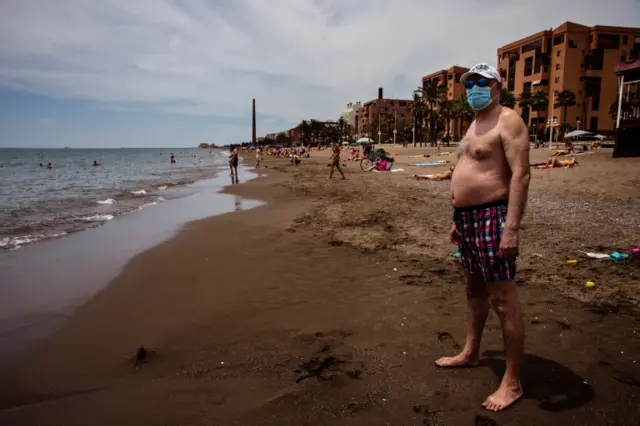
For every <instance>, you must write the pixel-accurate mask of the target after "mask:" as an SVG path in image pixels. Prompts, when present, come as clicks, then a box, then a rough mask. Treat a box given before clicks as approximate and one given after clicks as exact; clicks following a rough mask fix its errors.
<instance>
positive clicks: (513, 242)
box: [498, 228, 520, 260]
mask: <svg viewBox="0 0 640 426" xmlns="http://www.w3.org/2000/svg"><path fill="white" fill-rule="evenodd" d="M519 243H520V231H518V230H510V229H508V228H505V230H504V233H503V234H502V239H501V240H500V247H499V248H498V257H500V258H502V259H504V260H516V257H518V254H520V253H519V251H518V244H519Z"/></svg>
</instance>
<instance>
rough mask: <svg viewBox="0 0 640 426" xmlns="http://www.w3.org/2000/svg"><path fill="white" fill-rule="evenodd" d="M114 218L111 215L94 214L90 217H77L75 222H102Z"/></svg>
mask: <svg viewBox="0 0 640 426" xmlns="http://www.w3.org/2000/svg"><path fill="white" fill-rule="evenodd" d="M114 217H115V216H114V215H112V214H94V215H91V216H84V217H77V218H76V219H77V220H81V221H84V222H104V221H107V220H111V219H113V218H114Z"/></svg>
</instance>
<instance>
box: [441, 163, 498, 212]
mask: <svg viewBox="0 0 640 426" xmlns="http://www.w3.org/2000/svg"><path fill="white" fill-rule="evenodd" d="M508 196H509V182H508V180H506V179H505V178H504V176H502V175H501V174H500V172H499V171H498V170H495V169H489V170H485V169H483V168H479V167H474V166H473V165H468V164H460V163H458V165H457V166H456V169H455V171H454V172H453V175H452V176H451V203H452V204H453V206H454V207H472V206H478V205H481V204H486V203H491V202H493V201H499V200H506V199H507V197H508Z"/></svg>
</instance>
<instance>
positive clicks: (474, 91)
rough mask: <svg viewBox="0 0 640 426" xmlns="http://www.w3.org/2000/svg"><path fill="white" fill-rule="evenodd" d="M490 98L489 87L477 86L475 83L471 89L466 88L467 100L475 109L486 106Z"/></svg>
mask: <svg viewBox="0 0 640 426" xmlns="http://www.w3.org/2000/svg"><path fill="white" fill-rule="evenodd" d="M492 100H493V99H492V98H491V87H478V86H477V85H476V86H473V87H472V88H471V89H467V102H469V106H470V107H471V108H472V109H474V110H476V111H480V110H483V109H485V108H486V107H488V106H489V104H491V101H492Z"/></svg>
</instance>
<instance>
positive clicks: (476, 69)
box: [460, 63, 502, 83]
mask: <svg viewBox="0 0 640 426" xmlns="http://www.w3.org/2000/svg"><path fill="white" fill-rule="evenodd" d="M473 74H478V75H481V76H483V77H484V78H489V79H493V80H495V81H497V82H498V83H502V78H501V77H500V73H499V72H498V71H497V70H496V69H495V68H494V67H492V66H491V65H489V64H485V63H481V64H477V65H474V66H473V68H471V69H470V70H469V71H467V72H465V73H464V74H462V77H460V81H461V82H462V83H464V81H465V80H466V79H467V78H469V76H471V75H473Z"/></svg>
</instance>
